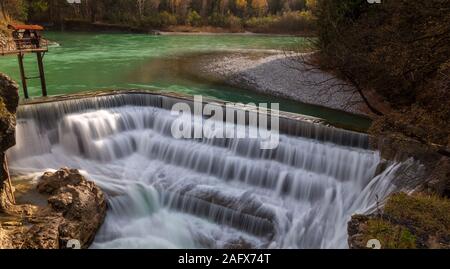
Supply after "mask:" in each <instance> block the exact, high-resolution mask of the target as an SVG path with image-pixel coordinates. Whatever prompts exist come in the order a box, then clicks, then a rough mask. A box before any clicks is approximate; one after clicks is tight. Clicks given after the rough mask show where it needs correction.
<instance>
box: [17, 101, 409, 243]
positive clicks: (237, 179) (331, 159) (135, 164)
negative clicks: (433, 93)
mask: <svg viewBox="0 0 450 269" xmlns="http://www.w3.org/2000/svg"><path fill="white" fill-rule="evenodd" d="M175 101H176V100H172V99H171V98H170V97H164V96H157V95H146V94H122V95H114V96H103V97H92V98H86V99H78V100H66V101H60V102H53V103H43V104H36V105H32V106H31V105H30V106H22V107H21V108H20V110H19V113H18V125H17V146H16V147H14V148H13V149H12V150H10V151H9V152H8V155H9V157H10V159H11V168H12V171H14V172H15V173H28V172H38V171H43V170H47V169H58V168H60V167H65V166H67V167H71V168H78V169H81V170H82V171H85V172H86V173H87V176H88V178H90V179H92V180H94V181H95V182H96V183H97V184H98V185H99V186H100V187H101V188H102V189H103V190H104V191H105V192H106V193H107V194H108V201H109V211H108V214H107V218H106V221H105V223H104V225H103V226H102V228H101V230H100V231H99V233H98V235H97V237H96V240H95V242H94V244H93V247H94V248H345V247H346V246H347V240H346V236H347V233H346V225H347V221H348V220H349V218H350V216H351V215H352V214H354V213H355V212H364V211H366V210H368V209H370V208H372V207H373V205H374V203H375V202H376V195H378V197H379V198H380V199H382V198H383V197H385V196H386V195H387V194H388V193H389V192H391V191H393V190H394V189H395V187H394V185H393V184H391V180H392V178H393V176H394V175H395V171H396V170H397V169H398V167H399V166H400V164H391V165H390V166H388V167H387V168H386V169H384V171H381V172H380V171H378V170H380V169H378V168H379V167H380V166H379V165H380V163H381V162H382V160H381V159H380V155H379V153H378V152H375V151H371V150H368V149H364V148H361V147H355V145H360V146H364V145H367V137H366V136H365V135H361V134H356V133H352V132H348V131H345V130H338V129H335V128H329V127H324V126H319V127H318V125H315V124H310V123H308V124H306V123H302V124H301V130H297V134H300V135H301V136H300V137H299V136H288V135H281V137H280V145H279V147H278V148H276V149H273V150H261V149H260V148H259V145H260V143H259V141H258V140H250V139H196V140H177V139H175V138H173V137H172V135H171V132H170V131H171V125H172V122H173V121H174V120H175V119H176V118H175V116H172V115H171V113H170V110H169V109H170V107H171V104H172V103H173V102H175ZM297 127H298V126H297ZM297 129H298V128H297ZM302 136H303V137H302ZM350 145H352V146H353V147H350Z"/></svg>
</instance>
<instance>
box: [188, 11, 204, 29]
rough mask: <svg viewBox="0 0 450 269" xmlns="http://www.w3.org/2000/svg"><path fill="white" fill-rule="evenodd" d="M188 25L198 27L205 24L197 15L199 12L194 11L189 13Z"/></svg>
mask: <svg viewBox="0 0 450 269" xmlns="http://www.w3.org/2000/svg"><path fill="white" fill-rule="evenodd" d="M186 23H187V24H189V25H190V26H194V27H198V26H201V25H202V24H203V19H202V17H201V16H200V15H199V14H198V13H197V11H195V10H194V11H191V12H189V14H188V15H187V18H186Z"/></svg>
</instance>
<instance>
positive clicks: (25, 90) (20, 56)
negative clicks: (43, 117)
mask: <svg viewBox="0 0 450 269" xmlns="http://www.w3.org/2000/svg"><path fill="white" fill-rule="evenodd" d="M17 59H18V60H19V69H20V78H21V79H22V87H23V95H24V96H25V99H28V98H29V96H28V88H27V77H26V76H25V68H24V67H23V54H22V53H19V54H17Z"/></svg>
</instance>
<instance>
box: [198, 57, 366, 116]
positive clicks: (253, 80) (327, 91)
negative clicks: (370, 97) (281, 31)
mask: <svg viewBox="0 0 450 269" xmlns="http://www.w3.org/2000/svg"><path fill="white" fill-rule="evenodd" d="M299 57H301V55H298V54H292V53H285V52H281V51H267V52H248V51H246V52H230V53H227V54H225V55H223V54H221V55H218V54H217V55H216V54H208V55H204V56H200V57H199V58H198V59H197V60H196V61H197V68H196V69H197V70H199V71H200V76H204V77H206V78H209V79H214V80H217V81H221V82H225V83H227V84H230V85H232V86H235V87H241V88H246V89H249V90H253V91H257V92H260V93H265V94H269V95H274V96H278V97H284V98H289V99H292V100H295V101H299V102H303V103H307V104H313V105H320V106H324V107H329V108H333V109H338V110H343V111H346V112H350V113H355V114H360V115H364V116H367V115H369V113H368V110H367V108H365V107H364V105H363V102H362V99H361V98H360V97H359V96H358V95H357V94H355V92H354V91H353V90H352V88H350V87H349V86H347V85H344V84H345V83H343V82H342V81H340V80H338V79H335V78H334V77H333V75H331V74H328V73H326V72H324V71H321V70H317V69H315V70H311V68H310V67H308V66H306V65H304V64H302V63H301V61H299Z"/></svg>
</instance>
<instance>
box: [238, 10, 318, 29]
mask: <svg viewBox="0 0 450 269" xmlns="http://www.w3.org/2000/svg"><path fill="white" fill-rule="evenodd" d="M314 25H315V17H314V16H313V14H312V13H311V12H310V11H302V12H285V13H283V15H279V16H266V17H252V18H250V19H248V20H247V21H246V22H245V26H246V27H248V28H250V29H252V30H254V31H258V32H298V31H312V30H314Z"/></svg>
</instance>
